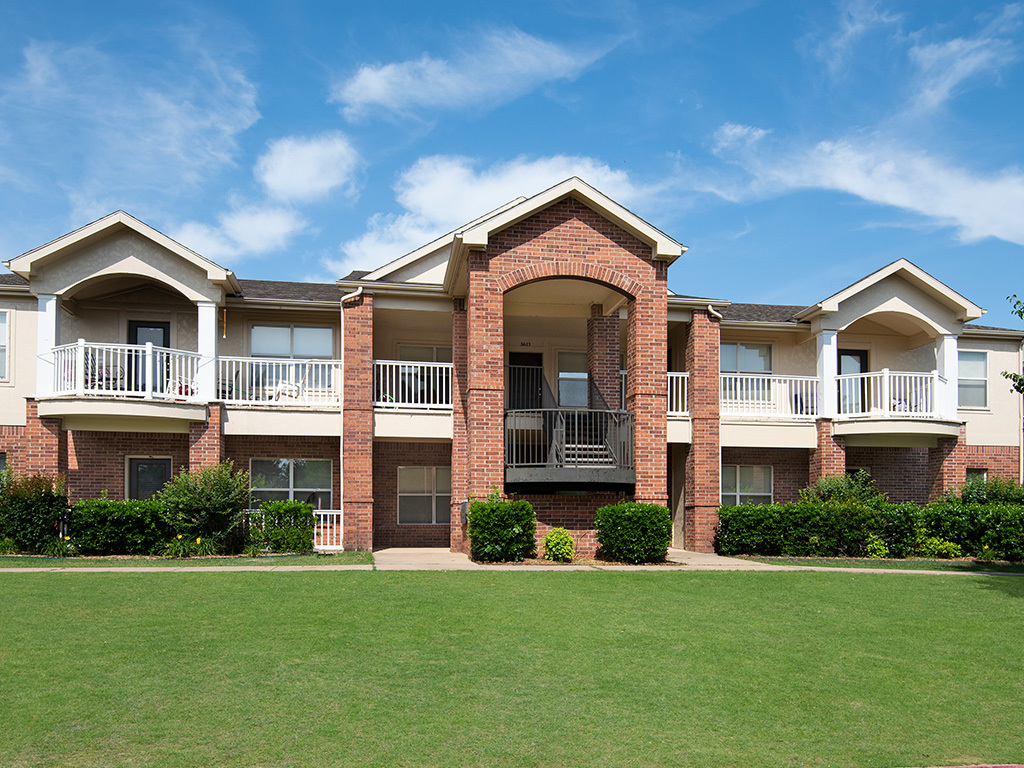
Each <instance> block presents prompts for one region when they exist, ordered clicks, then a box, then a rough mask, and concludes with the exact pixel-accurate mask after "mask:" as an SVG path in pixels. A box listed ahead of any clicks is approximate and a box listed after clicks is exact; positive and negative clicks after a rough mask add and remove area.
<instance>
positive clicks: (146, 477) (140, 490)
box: [128, 456, 171, 499]
mask: <svg viewBox="0 0 1024 768" xmlns="http://www.w3.org/2000/svg"><path fill="white" fill-rule="evenodd" d="M170 479H171V460H170V458H153V457H151V456H146V457H142V458H130V457H129V459H128V498H129V499H151V498H153V496H155V495H156V494H157V493H158V492H159V491H161V490H162V489H163V487H164V486H165V485H166V484H167V481H168V480H170Z"/></svg>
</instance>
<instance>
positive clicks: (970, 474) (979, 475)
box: [967, 467, 988, 482]
mask: <svg viewBox="0 0 1024 768" xmlns="http://www.w3.org/2000/svg"><path fill="white" fill-rule="evenodd" d="M972 480H981V481H985V480H988V470H987V469H971V468H970V467H968V468H967V482H971V481H972Z"/></svg>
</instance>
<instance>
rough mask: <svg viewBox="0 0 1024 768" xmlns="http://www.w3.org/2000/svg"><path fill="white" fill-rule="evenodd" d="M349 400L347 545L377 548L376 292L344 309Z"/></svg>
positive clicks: (344, 478)
mask: <svg viewBox="0 0 1024 768" xmlns="http://www.w3.org/2000/svg"><path fill="white" fill-rule="evenodd" d="M341 311H342V315H343V320H342V322H343V327H344V334H345V336H344V338H343V339H342V345H343V352H342V354H343V363H342V364H343V366H344V376H345V392H344V397H345V404H344V413H343V417H342V418H343V422H342V424H343V426H342V431H343V433H342V436H341V456H342V462H343V465H342V478H341V483H342V491H341V494H342V510H343V511H344V522H343V524H344V527H345V549H347V550H355V551H359V552H368V551H370V550H372V549H373V296H371V295H370V294H366V293H364V294H362V295H361V296H359V297H358V298H356V299H354V300H350V301H347V302H345V304H344V305H343V306H342V308H341Z"/></svg>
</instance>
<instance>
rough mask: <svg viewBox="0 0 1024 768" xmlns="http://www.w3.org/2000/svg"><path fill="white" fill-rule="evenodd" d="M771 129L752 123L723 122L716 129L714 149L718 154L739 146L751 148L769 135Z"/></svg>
mask: <svg viewBox="0 0 1024 768" xmlns="http://www.w3.org/2000/svg"><path fill="white" fill-rule="evenodd" d="M769 133H771V131H768V130H766V129H764V128H754V127H753V126H750V125H739V124H737V123H723V124H722V125H720V126H719V127H718V130H717V131H715V135H714V137H713V144H712V151H713V152H714V153H715V154H716V155H717V154H721V153H722V152H724V151H726V150H730V149H736V148H737V147H744V148H749V147H751V146H753V145H754V144H756V143H757V142H759V141H760V140H761V139H763V138H764V137H765V136H767V135H768V134H769Z"/></svg>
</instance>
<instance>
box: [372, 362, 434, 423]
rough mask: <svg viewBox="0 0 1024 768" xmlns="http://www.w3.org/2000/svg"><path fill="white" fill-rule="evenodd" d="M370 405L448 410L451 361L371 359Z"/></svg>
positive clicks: (403, 408) (405, 408)
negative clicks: (371, 401)
mask: <svg viewBox="0 0 1024 768" xmlns="http://www.w3.org/2000/svg"><path fill="white" fill-rule="evenodd" d="M373 405H374V407H376V408H395V409H402V410H417V411H418V410H430V411H450V410H451V409H452V364H451V363H413V362H406V361H404V360H375V361H374V362H373Z"/></svg>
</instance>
